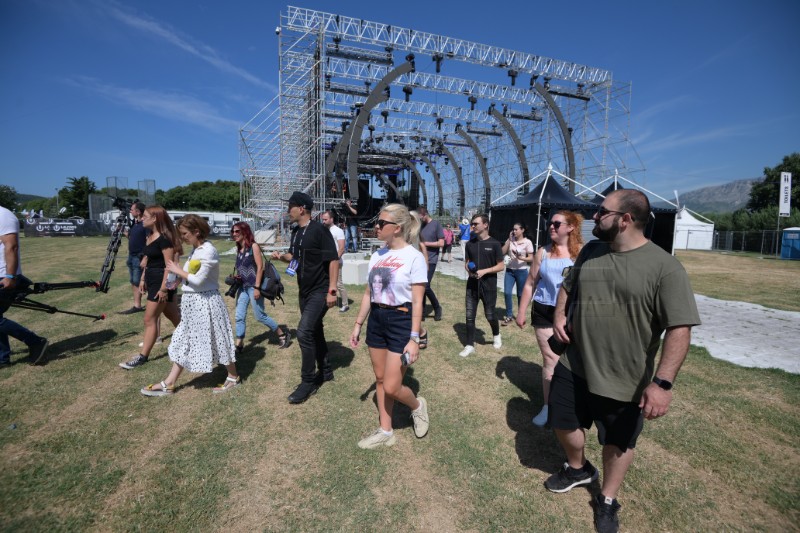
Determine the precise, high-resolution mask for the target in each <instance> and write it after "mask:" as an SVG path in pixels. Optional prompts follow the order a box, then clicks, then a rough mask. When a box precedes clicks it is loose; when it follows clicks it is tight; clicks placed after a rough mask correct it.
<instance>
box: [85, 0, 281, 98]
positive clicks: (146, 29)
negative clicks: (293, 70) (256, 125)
mask: <svg viewBox="0 0 800 533" xmlns="http://www.w3.org/2000/svg"><path fill="white" fill-rule="evenodd" d="M98 5H99V6H101V7H102V8H104V9H105V10H106V12H107V13H108V14H109V15H111V16H112V17H113V18H115V19H117V20H118V21H120V22H122V23H123V24H125V25H127V26H129V27H131V28H133V29H135V30H137V31H140V32H142V33H145V34H147V35H149V36H151V37H152V38H155V39H158V40H161V41H165V42H167V43H169V44H171V45H173V46H175V47H177V48H180V49H181V50H183V51H185V52H187V53H189V54H191V55H193V56H195V57H197V58H199V59H201V60H203V61H205V62H206V63H208V64H210V65H212V66H213V67H214V68H216V69H218V70H220V71H221V72H225V73H227V74H232V75H234V76H238V77H240V78H242V79H243V80H245V81H248V82H249V83H252V84H253V85H255V86H257V87H261V88H264V89H268V90H270V91H272V92H274V93H277V92H278V89H277V87H276V86H275V85H274V84H272V83H269V82H266V81H264V80H262V79H261V78H259V77H258V76H255V75H253V74H251V73H249V72H248V71H246V70H245V69H242V68H239V67H237V66H235V65H233V64H232V63H230V62H229V61H228V60H227V59H225V58H223V57H222V56H221V55H220V54H219V52H217V51H216V50H215V49H214V48H212V47H210V46H207V45H205V44H203V43H201V42H198V41H196V40H194V39H192V38H191V37H189V36H184V35H181V34H180V32H179V31H178V30H176V29H174V28H172V27H170V26H169V25H168V24H165V23H162V22H159V21H157V20H155V19H153V18H150V17H145V16H140V15H137V14H134V13H132V12H131V11H130V10H129V9H128V8H126V7H125V6H123V5H121V4H119V3H116V2H108V3H101V4H98Z"/></svg>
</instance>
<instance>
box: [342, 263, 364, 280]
mask: <svg viewBox="0 0 800 533" xmlns="http://www.w3.org/2000/svg"><path fill="white" fill-rule="evenodd" d="M367 274H369V261H365V260H364V259H356V260H355V261H345V262H344V266H342V281H343V282H344V283H345V284H346V285H366V284H367Z"/></svg>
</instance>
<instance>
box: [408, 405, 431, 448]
mask: <svg viewBox="0 0 800 533" xmlns="http://www.w3.org/2000/svg"><path fill="white" fill-rule="evenodd" d="M417 400H419V407H417V410H416V411H411V418H412V419H413V421H414V435H416V436H417V438H418V439H421V438H422V437H424V436H425V435H427V434H428V424H429V423H430V422H429V419H428V402H427V401H425V398H423V397H422V396H417Z"/></svg>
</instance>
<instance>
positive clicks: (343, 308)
mask: <svg viewBox="0 0 800 533" xmlns="http://www.w3.org/2000/svg"><path fill="white" fill-rule="evenodd" d="M349 310H350V306H349V305H343V306H341V307H340V308H339V312H340V313H346V312H348V311H349Z"/></svg>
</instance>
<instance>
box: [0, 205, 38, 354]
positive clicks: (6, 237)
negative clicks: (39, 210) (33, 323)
mask: <svg viewBox="0 0 800 533" xmlns="http://www.w3.org/2000/svg"><path fill="white" fill-rule="evenodd" d="M20 276H22V263H21V262H20V259H19V220H17V217H16V216H15V215H14V213H12V212H11V211H9V210H8V209H6V208H5V207H2V206H0V368H3V367H7V366H11V344H10V343H9V342H8V337H9V336H11V337H14V338H15V339H18V340H20V341H22V342H24V343H25V344H26V345H27V346H28V361H30V362H31V363H32V364H34V365H36V364H41V363H44V361H45V359H44V358H45V354H46V352H47V346H48V341H47V339H45V338H44V337H40V336H39V335H37V334H36V333H34V332H32V331H31V330H29V329H28V328H25V327H23V326H21V325H19V324H17V323H16V322H14V321H13V320H9V319H7V318H4V317H3V313H5V311H6V310H7V309H8V305H10V302H11V300H12V299H13V298H14V289H15V288H16V287H17V282H18V281H19V277H20Z"/></svg>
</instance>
